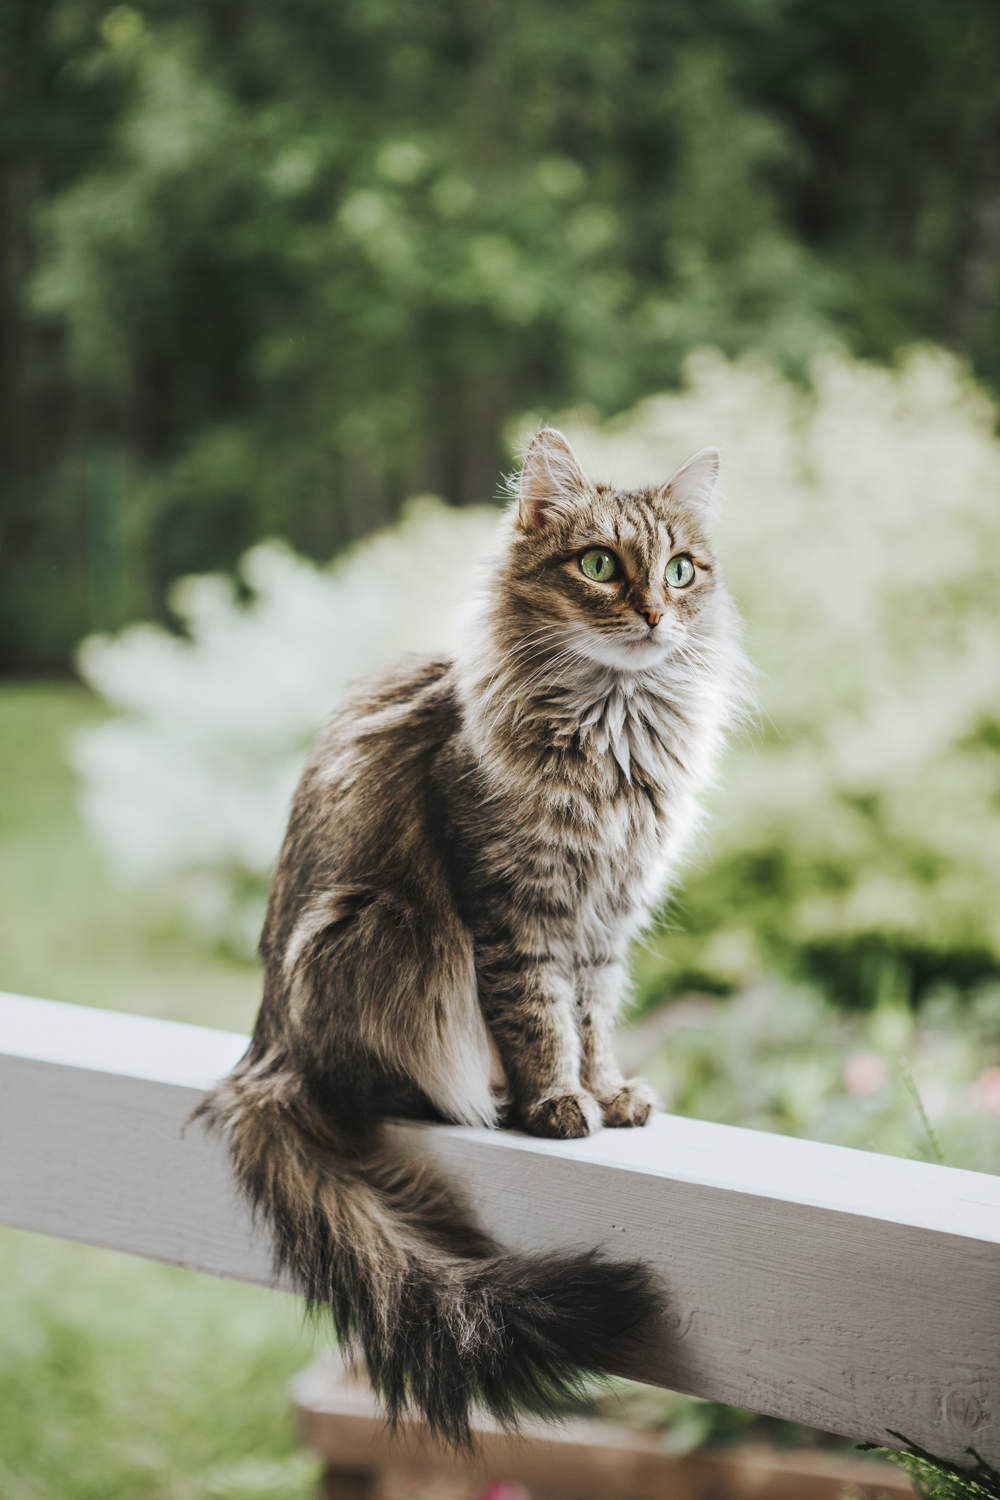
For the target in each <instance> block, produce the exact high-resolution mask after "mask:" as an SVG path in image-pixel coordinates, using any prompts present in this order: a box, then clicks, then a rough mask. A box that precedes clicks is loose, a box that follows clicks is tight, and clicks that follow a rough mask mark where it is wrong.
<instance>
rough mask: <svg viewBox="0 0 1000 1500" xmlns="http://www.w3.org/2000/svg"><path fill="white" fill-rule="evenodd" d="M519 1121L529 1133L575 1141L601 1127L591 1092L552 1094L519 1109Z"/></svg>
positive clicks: (599, 1111) (599, 1114)
mask: <svg viewBox="0 0 1000 1500" xmlns="http://www.w3.org/2000/svg"><path fill="white" fill-rule="evenodd" d="M521 1123H522V1125H523V1126H524V1128H525V1130H527V1131H528V1133H529V1134H530V1135H547V1136H553V1137H555V1138H556V1139H557V1140H561V1141H569V1140H576V1139H577V1138H578V1137H579V1136H582V1135H592V1134H593V1133H594V1131H595V1130H599V1129H600V1128H601V1106H600V1105H599V1104H598V1102H597V1100H596V1099H595V1098H594V1097H593V1095H591V1094H584V1093H579V1094H555V1095H553V1097H552V1098H551V1099H540V1100H538V1102H537V1103H535V1104H529V1105H528V1106H527V1107H526V1108H523V1109H522V1110H521Z"/></svg>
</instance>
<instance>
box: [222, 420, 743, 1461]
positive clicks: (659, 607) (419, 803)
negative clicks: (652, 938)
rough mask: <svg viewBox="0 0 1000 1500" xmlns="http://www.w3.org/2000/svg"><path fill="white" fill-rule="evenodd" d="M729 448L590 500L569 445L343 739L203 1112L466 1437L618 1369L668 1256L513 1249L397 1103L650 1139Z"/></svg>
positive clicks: (733, 664)
mask: <svg viewBox="0 0 1000 1500" xmlns="http://www.w3.org/2000/svg"><path fill="white" fill-rule="evenodd" d="M718 463H719V459H718V453H717V451H716V450H715V449H713V448H707V449H705V450H704V451H703V452H701V453H698V454H696V455H695V457H694V458H692V459H690V460H689V461H688V462H687V463H686V464H684V465H683V467H682V468H680V469H679V470H678V471H677V472H676V473H675V474H674V476H673V478H672V479H670V480H669V481H668V482H666V483H664V484H658V485H654V486H652V487H650V488H647V489H642V490H630V491H620V490H614V489H611V488H609V487H607V486H605V485H601V484H594V483H592V482H591V481H590V480H589V479H588V478H587V477H586V475H585V474H584V472H583V470H582V469H581V467H580V464H579V462H578V460H577V459H576V456H575V454H574V453H573V451H572V449H571V448H570V446H569V444H568V443H567V441H566V439H565V438H564V437H563V436H562V435H561V434H560V433H558V432H556V431H554V430H552V429H546V430H544V431H541V432H539V433H538V434H537V436H536V437H535V439H534V441H533V442H532V444H531V446H530V448H529V449H528V452H527V455H526V458H525V461H524V465H523V469H522V471H521V475H520V479H519V483H518V485H517V494H516V499H515V501H514V503H513V504H512V505H511V507H510V511H509V514H508V517H507V525H506V532H505V536H504V542H503V547H502V551H501V552H500V554H499V556H498V558H497V559H496V561H495V563H494V565H493V569H492V573H491V575H490V576H489V577H488V580H487V586H486V589H485V591H484V594H483V598H482V600H481V602H480V605H479V609H478V614H477V615H476V617H475V621H474V623H473V624H472V625H471V626H470V628H469V631H468V634H467V638H466V640H465V643H464V645H463V647H462V649H461V650H460V652H459V654H458V656H457V657H456V659H454V660H448V659H444V658H441V659H432V660H423V659H421V660H410V661H404V662H402V663H400V664H399V665H397V666H396V667H394V668H391V669H390V670H388V671H386V672H383V673H382V674H381V675H380V676H378V677H376V678H374V679H372V680H371V681H369V682H367V683H366V684H364V685H363V686H362V687H361V688H359V689H358V690H357V691H356V692H355V693H354V694H353V696H352V697H350V698H349V699H348V700H347V701H346V702H345V703H344V704H343V705H342V706H341V707H340V709H339V710H338V711H337V713H336V714H335V715H334V717H333V719H332V720H331V722H330V723H329V724H328V726H327V728H326V729H325V730H324V731H323V733H322V734H321V736H320V738H319V741H318V743H317V746H316V748H315V751H314V753H313V755H312V758H311V760H310V761H309V764H308V765H307V767H306V770H305V772H304V774H303V777H302V780H301V782H300V784H299V788H298V791H297V793H296V795H295V800H294V804H293V807H292V813H291V820H290V822H289V826H288V832H287V835H286V837H285V842H284V846H283V849H282V852H281V858H280V861H279V864H278V869H277V873H276V874H275V877H274V883H273V886H272V889H271V897H270V904H269V906H268V911H267V919H266V922H265V925H264V931H263V936H262V938H261V954H262V957H263V960H264V970H265V978H264V998H263V1003H262V1005H261V1008H260V1014H259V1016H258V1019H257V1024H256V1028H255V1031H254V1035H253V1040H252V1042H251V1045H250V1048H249V1050H248V1052H247V1053H246V1055H245V1057H244V1058H243V1059H242V1061H241V1062H240V1063H239V1064H238V1065H237V1067H236V1069H235V1070H234V1072H233V1073H232V1075H231V1076H230V1077H229V1078H227V1079H226V1080H225V1081H224V1082H223V1083H222V1084H221V1085H220V1086H219V1087H218V1088H217V1089H216V1090H215V1092H214V1093H213V1094H212V1095H211V1097H210V1098H209V1099H208V1100H207V1101H206V1102H205V1104H204V1105H202V1107H201V1113H203V1114H205V1115H206V1116H207V1117H208V1118H209V1120H210V1121H212V1122H213V1123H214V1124H215V1125H216V1126H218V1127H220V1128H221V1129H222V1130H223V1131H224V1132H225V1135H226V1138H227V1140H228V1144H229V1149H230V1151H231V1153H232V1158H233V1161H234V1164H235V1168H236V1172H237V1175H238V1179H239V1182H240V1184H241V1186H242V1188H243V1190H244V1191H245V1193H246V1195H247V1196H248V1198H249V1199H250V1201H251V1203H252V1204H253V1205H254V1207H255V1209H256V1210H257V1211H258V1212H259V1213H260V1214H261V1215H263V1217H264V1219H265V1220H266V1221H267V1222H268V1224H269V1226H270V1229H271V1231H272V1233H273V1236H274V1243H275V1253H276V1261H277V1265H278V1267H279V1268H280V1269H282V1270H283V1271H285V1272H286V1273H290V1275H291V1278H292V1279H293V1281H294V1282H295V1284H297V1285H298V1286H299V1287H300V1288H301V1290H302V1291H303V1292H304V1293H305V1294H306V1295H307V1297H308V1298H309V1299H311V1301H312V1302H313V1303H314V1304H319V1305H322V1306H326V1307H328V1308H329V1309H330V1310H331V1312H332V1314H333V1320H334V1323H335V1325H336V1328H337V1331H338V1333H339V1335H340V1337H341V1339H342V1340H344V1341H346V1342H347V1343H348V1344H352V1345H353V1346H355V1347H360V1349H361V1351H362V1352H363V1354H364V1357H365V1360H366V1362H367V1366H368V1371H369V1374H370V1376H371V1380H372V1382H373V1384H374V1386H375V1388H376V1389H377V1390H378V1391H379V1392H380V1393H381V1395H382V1397H383V1399H384V1401H385V1403H386V1406H387V1408H388V1410H389V1412H390V1413H391V1414H392V1415H394V1416H395V1415H398V1414H399V1413H400V1411H402V1410H403V1409H405V1408H406V1407H408V1406H412V1407H415V1408H416V1409H417V1410H419V1411H420V1412H421V1413H422V1414H423V1415H424V1416H425V1417H426V1419H427V1420H428V1421H429V1422H430V1424H431V1426H432V1427H433V1428H434V1429H435V1430H436V1431H437V1432H439V1433H441V1434H442V1435H444V1436H445V1437H447V1438H449V1439H450V1440H452V1441H454V1442H462V1441H464V1440H465V1439H466V1438H467V1436H468V1430H469V1429H468V1423H469V1411H470V1406H471V1404H472V1403H473V1402H474V1401H480V1402H482V1403H483V1404H485V1406H486V1407H488V1408H489V1409H490V1410H491V1411H492V1412H493V1413H495V1414H496V1415H498V1416H499V1417H500V1418H501V1419H502V1420H505V1421H509V1420H511V1419H512V1418H513V1417H514V1415H515V1414H516V1412H517V1411H519V1410H521V1409H525V1408H531V1409H535V1410H539V1409H541V1410H546V1409H547V1407H548V1406H549V1404H550V1403H551V1402H552V1401H553V1400H554V1399H555V1398H556V1397H557V1396H559V1395H561V1394H562V1393H564V1392H565V1391H566V1390H567V1389H568V1388H572V1386H573V1382H574V1380H575V1378H576V1377H577V1376H578V1374H579V1372H580V1370H581V1369H603V1370H608V1369H611V1370H613V1369H615V1368H616V1367H620V1364H621V1361H622V1357H623V1351H624V1348H625V1346H626V1345H627V1344H628V1342H629V1340H630V1339H631V1338H632V1337H634V1334H635V1331H636V1330H637V1329H640V1328H642V1327H643V1325H644V1324H648V1320H649V1317H650V1314H651V1313H653V1312H654V1311H655V1308H656V1305H657V1300H658V1299H657V1294H656V1291H655V1288H654V1287H653V1285H652V1283H651V1281H650V1279H649V1277H648V1276H647V1274H646V1273H645V1272H644V1270H643V1268H642V1267H641V1266H638V1265H635V1264H621V1263H615V1262H608V1261H606V1260H604V1259H602V1258H601V1257H600V1256H598V1255H596V1254H593V1253H573V1252H570V1253H567V1254H565V1255H558V1256H551V1255H550V1256H546V1257H533V1256H524V1255H518V1254H511V1253H506V1252H505V1251H504V1250H503V1249H502V1247H501V1246H499V1245H497V1244H496V1243H495V1242H494V1241H493V1240H492V1239H491V1238H489V1237H488V1236H487V1235H486V1234H485V1233H484V1232H483V1231H482V1230H481V1229H480V1228H479V1227H478V1226H477V1225H476V1222H475V1220H474V1218H473V1216H472V1215H471V1214H470V1212H469V1211H468V1209H467V1208H466V1207H465V1206H464V1205H463V1204H462V1203H461V1202H460V1201H459V1200H458V1198H457V1197H456V1195H455V1193H454V1191H453V1190H452V1189H451V1187H450V1186H449V1185H448V1183H447V1181H445V1180H444V1179H443V1178H442V1177H441V1176H440V1175H439V1173H438V1171H437V1170H436V1169H434V1168H432V1167H431V1166H430V1165H428V1164H427V1163H421V1162H415V1161H414V1160H412V1159H410V1158H407V1157H403V1156H402V1155H401V1154H400V1153H399V1151H398V1150H396V1149H394V1148H393V1147H392V1146H390V1144H389V1142H388V1140H387V1138H386V1137H385V1135H384V1133H383V1132H382V1130H381V1126H380V1122H381V1121H383V1120H384V1119H385V1118H386V1117H387V1116H390V1115H410V1116H414V1115H416V1116H422V1117H425V1118H427V1117H430V1118H439V1119H445V1120H453V1121H464V1122H467V1123H480V1124H484V1125H495V1124H496V1123H497V1122H498V1119H499V1118H501V1117H502V1118H503V1120H504V1123H510V1124H513V1125H515V1126H518V1127H520V1128H522V1129H524V1130H527V1131H531V1132H532V1133H534V1134H536V1135H546V1136H559V1137H571V1136H583V1135H587V1134H588V1133H589V1132H591V1131H594V1130H597V1129H599V1128H600V1126H601V1124H602V1123H603V1124H604V1125H606V1126H633V1125H644V1124H645V1122H646V1120H647V1119H648V1118H649V1115H650V1112H651V1110H652V1108H653V1106H654V1097H653V1094H652V1093H651V1091H650V1089H649V1088H648V1087H647V1086H646V1085H645V1084H644V1083H643V1082H641V1081H640V1080H637V1079H626V1078H623V1077H622V1074H621V1072H620V1071H619V1068H618V1066H617V1063H616V1062H615V1057H614V1053H613V1050H612V1040H611V1031H612V1025H613V1023H614V1020H615V1016H616V1014H617V1011H618V1008H619V1003H620V998H621V993H622V987H623V982H624V978H625V959H626V950H627V948H628V944H629V941H630V939H631V938H632V936H633V935H634V934H635V932H636V930H637V929H638V928H639V927H640V926H641V925H642V924H643V923H644V922H645V920H646V919H647V917H648V915H649V913H650V910H651V908H652V907H653V906H654V905H655V904H656V903H657V901H658V900H659V899H660V898H661V897H662V895H663V893H664V889H665V885H666V882H667V879H668V877H669V876H670V874H671V871H672V870H673V869H674V867H675V865H676V863H677V860H678V856H679V855H680V853H681V852H682V850H683V849H684V847H685V846H686V844H687V843H688V841H689V838H690V835H691V832H692V828H693V825H694V823H695V819H696V804H697V797H698V793H699V791H700V790H701V789H702V788H703V787H704V785H705V783H706V781H707V780H708V778H709V776H710V773H711V768H712V765H713V761H714V759H715V755H716V751H717V750H718V748H719V745H720V740H721V737H722V733H723V730H724V727H725V725H726V722H727V720H728V718H729V717H730V716H731V711H732V706H733V704H734V702H735V701H736V698H737V696H738V683H739V678H740V668H741V660H742V658H741V655H740V651H739V648H738V645H737V643H736V625H735V613H734V610H733V607H732V604H731V602H730V600H729V597H728V595H727V594H726V592H725V590H724V588H723V586H722V583H721V580H720V577H719V572H718V568H717V565H716V561H715V558H714V556H713V553H712V551H711V548H710V546H709V543H708V540H707V536H706V523H707V512H708V506H709V500H710V497H711V493H712V490H713V487H714V484H715V480H716V475H717V471H718Z"/></svg>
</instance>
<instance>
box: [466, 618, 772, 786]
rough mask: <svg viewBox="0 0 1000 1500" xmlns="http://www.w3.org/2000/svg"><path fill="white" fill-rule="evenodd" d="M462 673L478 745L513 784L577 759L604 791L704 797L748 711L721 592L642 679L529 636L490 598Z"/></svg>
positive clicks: (639, 673)
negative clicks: (677, 791) (729, 737)
mask: <svg viewBox="0 0 1000 1500" xmlns="http://www.w3.org/2000/svg"><path fill="white" fill-rule="evenodd" d="M457 666H458V682H459V691H460V695H461V698H462V703H463V709H464V714H465V722H466V727H467V732H468V733H469V736H470V741H471V744H472V747H473V749H474V751H475V752H476V754H477V757H478V759H479V763H480V766H481V767H483V768H484V769H485V770H486V771H487V773H489V772H490V771H491V770H492V772H493V773H494V774H495V775H496V777H498V778H499V780H500V781H502V782H503V783H505V784H506V785H507V786H510V785H511V784H512V782H513V783H515V784H516V781H517V780H518V778H523V777H524V776H525V775H532V774H539V773H542V774H544V773H551V772H552V771H554V770H556V769H557V766H556V765H555V764H554V762H558V761H567V762H569V763H570V764H572V765H575V766H576V768H577V769H578V770H582V769H583V766H582V765H581V762H583V763H585V764H586V767H587V769H589V770H591V771H592V772H596V773H597V775H596V778H595V780H594V782H593V786H594V790H595V791H605V792H606V791H610V790H612V789H613V787H614V786H615V784H617V785H618V786H622V785H623V784H624V786H626V787H633V786H634V787H636V788H643V789H645V790H650V791H652V790H657V791H659V792H668V791H669V790H670V789H672V788H676V787H677V785H678V782H679V781H681V782H683V783H685V784H686V787H687V788H688V789H691V790H697V789H698V788H700V787H701V786H703V785H705V784H706V783H707V782H708V781H709V780H710V779H711V775H712V770H713V768H714V765H715V761H716V758H717V755H718V752H719V750H720V748H721V745H722V742H723V738H724V735H725V732H726V730H727V728H728V727H729V726H730V725H732V724H733V723H734V721H736V720H737V719H738V718H740V717H741V716H742V714H743V713H744V712H745V710H746V706H747V703H748V691H747V680H748V668H747V663H746V659H745V657H744V656H743V653H742V650H741V649H740V645H739V630H738V621H737V617H736V612H735V610H734V608H733V605H732V603H731V601H730V599H729V597H728V595H727V594H725V592H724V591H722V590H720V591H719V592H718V595H717V596H716V598H715V599H714V600H713V603H712V608H711V610H709V611H708V612H707V613H706V617H705V618H704V619H703V620H702V621H701V622H700V626H699V629H698V630H697V632H694V633H692V635H691V636H690V637H689V638H688V639H687V640H685V641H684V642H683V643H682V644H680V645H679V646H677V647H676V648H675V649H674V650H673V651H671V652H670V653H669V654H667V655H665V656H664V657H663V658H662V659H660V660H658V661H656V662H655V663H653V664H651V665H648V666H644V667H641V668H638V669H636V670H625V669H620V668H616V667H610V666H604V665H601V664H599V663H596V662H594V661H592V660H590V659H589V658H587V657H586V656H585V655H583V654H582V653H581V651H580V650H579V648H575V649H574V647H573V645H572V644H571V643H568V642H567V641H566V640H565V639H564V638H563V637H560V636H559V635H557V634H555V633H554V632H552V631H551V630H547V629H546V628H545V627H541V626H540V627H538V628H537V629H536V630H532V629H528V630H525V627H524V624H523V622H519V621H517V620H516V619H512V618H511V616H510V612H509V610H508V609H507V607H506V605H505V602H504V601H503V600H502V599H498V598H496V597H489V596H487V597H486V598H485V599H484V600H482V601H481V603H480V605H479V607H478V609H477V611H476V613H475V615H474V616H473V617H472V618H471V619H469V620H468V622H467V630H466V633H465V646H464V649H463V650H462V652H461V653H460V655H459V658H458V662H457ZM567 770H569V765H567Z"/></svg>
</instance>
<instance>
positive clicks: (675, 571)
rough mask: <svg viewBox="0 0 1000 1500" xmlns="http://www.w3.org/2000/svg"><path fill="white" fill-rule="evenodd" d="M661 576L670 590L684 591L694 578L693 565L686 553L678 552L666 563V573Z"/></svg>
mask: <svg viewBox="0 0 1000 1500" xmlns="http://www.w3.org/2000/svg"><path fill="white" fill-rule="evenodd" d="M663 576H664V577H665V578H666V580H667V582H668V583H669V585H670V587H671V588H672V589H686V588H687V586H688V584H689V583H690V582H691V580H692V579H693V578H694V563H693V562H692V561H691V559H690V557H688V555H687V553H686V552H678V554H677V556H676V557H672V558H671V559H670V561H669V562H668V563H667V571H666V573H665V574H664V575H663Z"/></svg>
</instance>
